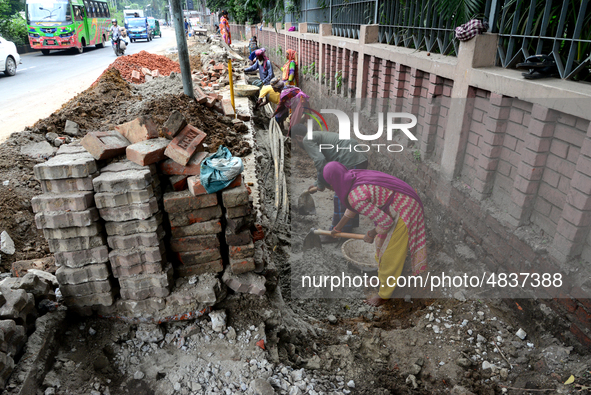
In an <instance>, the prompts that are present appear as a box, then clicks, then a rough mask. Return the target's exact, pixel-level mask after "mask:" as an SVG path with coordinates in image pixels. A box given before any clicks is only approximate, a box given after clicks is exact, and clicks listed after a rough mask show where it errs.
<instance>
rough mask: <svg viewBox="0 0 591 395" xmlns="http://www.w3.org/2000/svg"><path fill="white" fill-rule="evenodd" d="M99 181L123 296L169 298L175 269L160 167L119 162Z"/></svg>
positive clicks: (98, 196)
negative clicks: (163, 206)
mask: <svg viewBox="0 0 591 395" xmlns="http://www.w3.org/2000/svg"><path fill="white" fill-rule="evenodd" d="M93 184H94V191H95V202H96V205H97V207H98V211H99V214H100V216H101V218H102V219H103V220H105V221H106V222H105V228H106V232H107V235H108V237H107V241H108V245H109V247H111V249H112V250H111V252H110V253H109V260H110V262H111V269H112V271H113V275H114V276H115V278H117V280H118V281H119V286H120V294H121V298H122V299H127V300H142V299H146V298H150V297H166V296H167V295H168V294H169V293H170V288H171V286H172V274H173V270H172V266H171V265H167V263H166V250H165V246H164V242H163V239H164V235H165V232H164V230H163V228H162V213H161V211H160V204H159V200H160V197H161V192H160V191H161V190H160V181H159V178H158V174H157V171H156V166H155V165H152V166H141V165H138V164H136V163H134V162H131V161H129V160H123V161H120V162H114V163H111V164H109V165H107V166H105V167H103V168H102V169H101V174H100V176H98V177H96V178H95V179H94V180H93Z"/></svg>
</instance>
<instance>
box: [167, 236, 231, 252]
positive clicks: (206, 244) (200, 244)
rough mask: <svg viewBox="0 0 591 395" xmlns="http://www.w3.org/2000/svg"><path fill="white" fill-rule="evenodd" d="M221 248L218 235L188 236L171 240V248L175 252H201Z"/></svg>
mask: <svg viewBox="0 0 591 395" xmlns="http://www.w3.org/2000/svg"><path fill="white" fill-rule="evenodd" d="M219 247H220V239H219V237H218V235H203V236H187V237H179V238H173V239H171V240H170V248H171V250H172V251H174V252H189V251H201V250H206V249H211V248H218V249H219Z"/></svg>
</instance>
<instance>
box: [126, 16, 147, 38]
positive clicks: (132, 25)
mask: <svg viewBox="0 0 591 395" xmlns="http://www.w3.org/2000/svg"><path fill="white" fill-rule="evenodd" d="M125 28H126V29H127V34H128V35H129V39H130V40H131V42H134V41H136V40H146V41H152V35H151V34H150V26H149V25H148V18H127V19H125Z"/></svg>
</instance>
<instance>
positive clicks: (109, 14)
mask: <svg viewBox="0 0 591 395" xmlns="http://www.w3.org/2000/svg"><path fill="white" fill-rule="evenodd" d="M105 7H107V18H110V17H111V10H110V9H109V5H108V4H106V5H105Z"/></svg>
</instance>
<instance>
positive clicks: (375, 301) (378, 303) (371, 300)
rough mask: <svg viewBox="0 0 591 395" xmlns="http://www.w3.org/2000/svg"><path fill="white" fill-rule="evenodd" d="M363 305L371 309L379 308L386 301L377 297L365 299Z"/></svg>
mask: <svg viewBox="0 0 591 395" xmlns="http://www.w3.org/2000/svg"><path fill="white" fill-rule="evenodd" d="M363 303H365V304H367V305H370V306H373V307H380V306H381V305H383V304H384V303H386V299H382V298H380V297H379V296H378V295H376V296H373V297H371V298H369V299H365V300H364V301H363Z"/></svg>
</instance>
